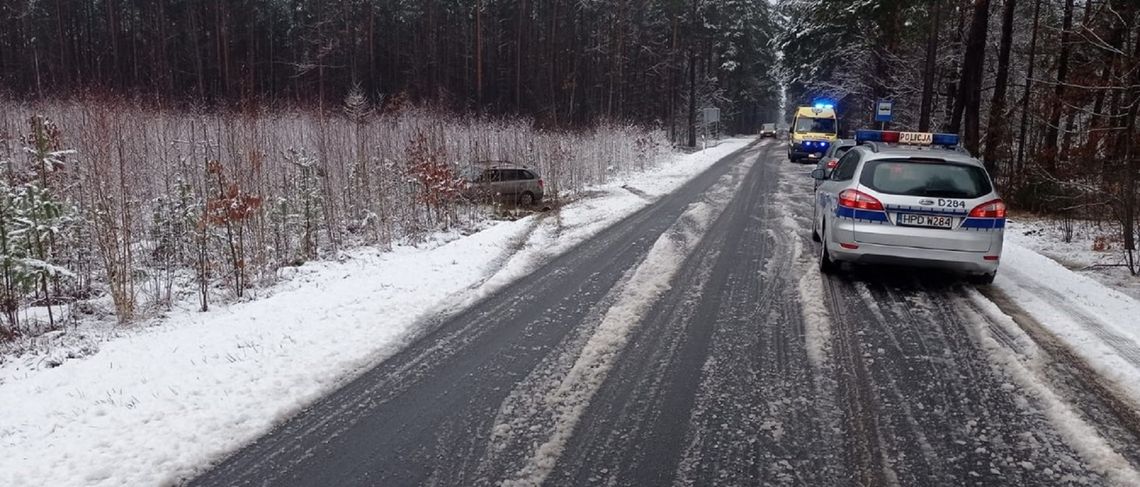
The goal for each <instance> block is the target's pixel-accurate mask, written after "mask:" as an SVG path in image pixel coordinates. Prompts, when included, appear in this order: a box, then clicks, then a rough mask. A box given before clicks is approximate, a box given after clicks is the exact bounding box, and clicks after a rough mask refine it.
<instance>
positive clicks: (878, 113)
mask: <svg viewBox="0 0 1140 487" xmlns="http://www.w3.org/2000/svg"><path fill="white" fill-rule="evenodd" d="M893 105H894V103H893V102H891V101H890V100H879V101H878V102H876V103H875V121H876V122H879V130H886V129H887V122H890V121H891V119H892V118H893V115H892V114H891V109H892V108H893V107H894V106H893Z"/></svg>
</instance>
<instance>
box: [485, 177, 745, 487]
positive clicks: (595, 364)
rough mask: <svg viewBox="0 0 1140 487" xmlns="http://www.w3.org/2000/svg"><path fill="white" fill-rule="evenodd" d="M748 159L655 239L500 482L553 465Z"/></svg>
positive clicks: (538, 479)
mask: <svg viewBox="0 0 1140 487" xmlns="http://www.w3.org/2000/svg"><path fill="white" fill-rule="evenodd" d="M754 161H755V158H745V159H744V161H743V162H741V163H739V164H738V165H737V166H736V167H734V168H733V170H732V171H731V172H730V173H729V174H726V175H725V176H722V177H721V179H720V180H719V181H718V182H717V183H716V184H715V185H714V186H713V187H712V188H710V189H709V191H708V192H706V193H705V195H704V198H703V200H702V201H698V202H695V203H692V204H690V205H689V206H688V208H687V209H686V210H685V212H684V213H683V214H682V215H681V217H680V218H679V219H678V220H677V221H676V222H675V223H674V224H673V225H672V226H671V227H670V228H669V229H668V230H666V231H665V233H664V234H662V235H661V236H660V237H659V238H658V239H657V241H656V242H655V243H654V245H653V247H652V248H651V249H650V250H649V253H648V254H647V255H646V257H645V259H644V260H642V262H641V263H640V264H638V265H637V267H636V269H635V270H634V271H633V275H632V276H631V278H630V280H629V282H628V283H627V284H626V285H625V287H624V288H623V289H622V290H621V293H620V295H619V296H618V298H617V300H616V302H615V303H614V304H613V306H611V307H610V309H609V310H608V311H607V312H606V314H605V316H604V317H603V318H602V321H601V323H600V324H598V326H597V328H596V329H595V331H594V334H593V335H592V336H590V338H589V340H588V341H587V343H586V344H585V346H584V347H583V348H582V351H581V353H580V354H579V355H578V357H577V359H576V361H575V363H574V365H573V366H572V367H571V368H570V369H569V370H568V371H567V372H566V374H565V375H564V376H563V377H562V378H561V380H559V381H557V383H556V384H551V385H553V386H554V387H553V388H552V389H551V390H549V391H548V392H547V393H546V395H545V401H544V402H543V403H542V404H540V405H539V407H540V408H542V411H540V412H539V414H537V415H535V416H537V417H542V416H546V417H549V418H551V422H550V429H549V435H548V436H547V437H546V438H545V440H544V441H542V442H541V443H540V444H538V445H537V446H536V447H534V448H533V449H532V450H531V451H530V453H529V456H528V458H526V459H525V460H524V462H523V464H522V466H521V467H520V468H519V469H518V470H517V471H516V473H515V474H514V475H512V476H511V478H510V479H508V480H507V481H505V482H503V485H538V484H541V483H542V482H543V481H544V480H545V479H546V477H547V475H549V474H550V472H551V471H552V470H553V469H554V467H555V465H556V463H557V461H558V458H559V457H560V456H561V454H562V449H563V447H564V446H565V444H566V442H567V440H568V439H569V437H570V435H571V434H573V431H574V428H575V426H576V425H577V424H578V421H579V420H580V419H581V416H582V413H583V411H584V410H585V409H586V407H587V406H588V404H589V402H590V399H591V398H592V397H593V395H594V394H595V393H596V392H597V390H598V388H599V387H600V386H601V383H602V381H603V380H604V379H605V378H606V376H607V374H608V372H609V370H610V368H611V367H612V366H613V364H614V362H615V360H616V358H617V355H618V354H620V353H621V351H622V349H623V348H624V347H625V345H626V344H627V342H628V338H629V336H630V333H631V332H632V331H633V330H634V328H635V327H636V326H637V325H638V324H639V323H640V322H641V320H642V318H643V317H644V315H645V313H646V312H647V311H648V310H649V308H650V307H651V306H652V305H653V303H654V302H655V301H656V300H657V299H658V298H659V297H660V296H661V295H662V294H663V293H665V292H666V291H667V290H668V289H669V287H670V284H671V281H672V280H673V277H674V276H675V275H676V274H677V272H678V270H679V269H680V268H681V266H682V264H683V263H684V261H685V260H686V258H687V257H688V256H689V255H690V253H692V252H693V250H694V249H695V248H696V247H697V245H698V244H699V243H700V241H701V239H702V238H703V237H704V235H705V233H706V232H707V230H708V228H709V227H710V226H711V225H712V223H713V222H714V221H715V220H716V218H717V217H718V216H719V215H720V214H721V212H722V211H723V210H724V208H725V207H726V206H727V205H728V203H729V202H730V201H731V200H732V197H733V196H734V194H735V193H736V190H737V188H738V187H739V186H740V185H741V183H742V182H743V180H744V176H745V175H746V174H747V172H748V170H749V169H750V168H751V166H752V164H753V162H754ZM536 372H538V371H537V370H536ZM530 413H533V412H530ZM495 430H496V431H503V428H501V427H500V426H499V425H496V427H495ZM507 431H510V430H509V429H508V430H507Z"/></svg>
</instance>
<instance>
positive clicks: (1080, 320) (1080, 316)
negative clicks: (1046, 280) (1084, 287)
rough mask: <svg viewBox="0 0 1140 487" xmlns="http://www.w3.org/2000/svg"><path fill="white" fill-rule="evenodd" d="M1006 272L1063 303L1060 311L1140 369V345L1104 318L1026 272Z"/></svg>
mask: <svg viewBox="0 0 1140 487" xmlns="http://www.w3.org/2000/svg"><path fill="white" fill-rule="evenodd" d="M1005 273H1006V274H1007V275H1010V276H1011V277H1012V279H1013V280H1014V281H1016V282H1017V283H1018V284H1019V285H1021V286H1022V287H1023V288H1025V289H1027V290H1029V291H1030V292H1032V293H1033V294H1036V295H1037V296H1038V297H1040V298H1041V300H1042V301H1045V302H1047V303H1051V304H1062V303H1063V304H1062V305H1061V307H1060V308H1059V311H1062V312H1063V313H1064V314H1065V315H1067V316H1068V317H1069V318H1071V319H1072V320H1073V322H1074V323H1076V324H1077V325H1079V326H1081V327H1082V328H1084V329H1086V330H1088V331H1090V332H1092V334H1093V335H1095V336H1096V337H1097V338H1100V339H1101V340H1102V341H1103V342H1104V343H1105V345H1108V346H1109V347H1111V348H1112V349H1113V350H1115V351H1116V353H1117V354H1118V355H1120V357H1121V358H1123V359H1124V360H1125V361H1126V362H1128V363H1129V364H1131V365H1132V366H1133V367H1136V368H1138V369H1140V345H1137V344H1136V342H1135V341H1133V340H1132V339H1130V338H1127V337H1123V336H1121V335H1120V334H1119V333H1117V332H1116V331H1113V330H1112V329H1110V328H1109V327H1108V326H1106V325H1105V323H1104V321H1103V320H1101V319H1100V318H1099V317H1097V316H1095V315H1093V314H1091V313H1089V312H1088V311H1087V310H1085V309H1084V307H1082V306H1081V305H1080V304H1079V303H1073V302H1072V300H1071V299H1069V297H1067V296H1065V295H1063V294H1061V293H1059V292H1057V291H1055V290H1053V289H1049V288H1046V287H1044V286H1041V285H1038V284H1035V283H1034V282H1033V280H1031V279H1028V278H1026V277H1025V276H1024V274H1021V273H1020V272H1017V271H1016V270H1014V269H1009V270H1007V271H1005Z"/></svg>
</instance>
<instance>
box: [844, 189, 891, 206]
mask: <svg viewBox="0 0 1140 487" xmlns="http://www.w3.org/2000/svg"><path fill="white" fill-rule="evenodd" d="M839 206H842V207H845V208H854V209H856V210H875V211H883V204H882V203H880V202H879V200H877V199H875V197H874V196H871V195H869V194H867V193H864V192H862V191H859V190H855V189H845V190H843V191H841V192H840V193H839Z"/></svg>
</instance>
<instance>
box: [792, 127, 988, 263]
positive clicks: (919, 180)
mask: <svg viewBox="0 0 1140 487" xmlns="http://www.w3.org/2000/svg"><path fill="white" fill-rule="evenodd" d="M856 140H857V141H858V143H859V145H858V146H857V147H855V148H854V149H851V150H850V151H848V152H847V153H846V154H844V155H843V157H842V158H840V160H839V164H838V165H837V166H836V168H835V170H833V171H832V172H831V173H830V174H827V173H826V171H824V170H821V169H816V170H815V171H813V172H812V177H813V178H815V179H817V180H818V181H819V182H820V184H819V186H818V187H817V188H816V190H815V217H814V226H813V228H812V237H813V239H816V241H821V242H822V246H821V249H820V256H819V266H820V270H821V271H822V272H825V273H830V272H833V271H835V270H836V269H837V268H838V264H839V263H841V262H848V263H858V264H904V265H917V266H923V267H935V268H942V269H947V270H951V271H956V272H961V273H965V274H967V275H968V276H969V278H970V279H971V280H972V281H974V282H977V283H981V284H988V283H992V282H993V280H994V276H995V275H996V274H997V269H998V264H999V262H1000V260H1001V252H1002V242H1003V235H1004V229H1005V219H1006V206H1005V203H1003V202H1002V200H1001V198H1000V197H999V196H998V194H997V193H996V192H995V190H994V186H993V182H992V180H991V179H990V176H989V174H988V173H987V172H986V170H985V168H984V167H983V166H982V163H981V162H979V161H978V160H977V159H975V158H973V157H971V156H970V155H969V154H968V153H966V152H965V151H963V150H961V149H959V148H957V143H958V142H957V136H953V135H947V134H924V133H914V132H880V131H859V133H858V134H857V135H856ZM900 141H902V142H904V144H899V143H898V142H900ZM939 142H941V143H942V144H938V145H935V144H937V143H939Z"/></svg>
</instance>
